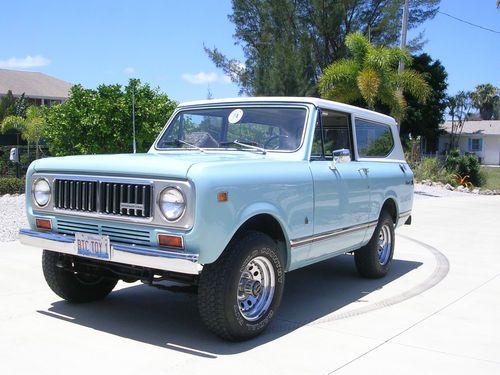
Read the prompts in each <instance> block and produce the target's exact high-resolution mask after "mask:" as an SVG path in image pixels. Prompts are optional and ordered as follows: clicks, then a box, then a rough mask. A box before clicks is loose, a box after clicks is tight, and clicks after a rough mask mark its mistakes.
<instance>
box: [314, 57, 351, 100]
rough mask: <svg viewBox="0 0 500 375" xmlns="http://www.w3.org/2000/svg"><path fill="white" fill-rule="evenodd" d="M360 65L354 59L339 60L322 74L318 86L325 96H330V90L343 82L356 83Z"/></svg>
mask: <svg viewBox="0 0 500 375" xmlns="http://www.w3.org/2000/svg"><path fill="white" fill-rule="evenodd" d="M358 71H359V65H358V64H357V63H356V62H354V61H352V60H346V59H344V60H339V61H336V62H334V63H333V64H331V65H329V66H328V67H327V68H326V69H325V70H324V71H323V74H322V75H321V77H320V79H319V82H318V88H319V92H320V93H321V95H322V96H324V97H330V96H331V95H329V92H330V91H331V90H332V89H333V88H334V87H336V86H338V85H339V84H341V83H350V84H351V86H355V85H356V75H357V72H358ZM346 87H349V86H346Z"/></svg>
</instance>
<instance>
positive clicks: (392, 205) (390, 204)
mask: <svg viewBox="0 0 500 375" xmlns="http://www.w3.org/2000/svg"><path fill="white" fill-rule="evenodd" d="M382 211H387V212H388V213H389V215H391V218H392V221H393V222H394V225H396V224H397V223H398V212H399V210H398V205H397V203H396V200H395V199H394V198H393V197H388V198H386V200H385V201H384V203H383V204H382V208H381V209H380V213H379V217H380V214H381V213H382Z"/></svg>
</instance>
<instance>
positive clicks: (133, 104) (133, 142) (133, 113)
mask: <svg viewBox="0 0 500 375" xmlns="http://www.w3.org/2000/svg"><path fill="white" fill-rule="evenodd" d="M132 82H133V83H132V149H133V152H134V154H135V153H136V152H137V148H136V145H135V81H132Z"/></svg>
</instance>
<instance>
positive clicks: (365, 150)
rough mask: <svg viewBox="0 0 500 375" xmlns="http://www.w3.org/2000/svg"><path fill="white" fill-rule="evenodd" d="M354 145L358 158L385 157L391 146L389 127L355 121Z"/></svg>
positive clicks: (360, 120)
mask: <svg viewBox="0 0 500 375" xmlns="http://www.w3.org/2000/svg"><path fill="white" fill-rule="evenodd" d="M356 144H357V146H358V154H359V156H360V157H385V156H387V155H388V154H389V153H390V152H391V150H392V148H393V146H394V140H393V138H392V133H391V128H390V126H389V125H384V124H377V123H374V122H369V121H366V120H362V119H356Z"/></svg>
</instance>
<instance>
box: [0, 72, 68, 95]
mask: <svg viewBox="0 0 500 375" xmlns="http://www.w3.org/2000/svg"><path fill="white" fill-rule="evenodd" d="M71 86H73V85H72V84H71V83H69V82H66V81H63V80H60V79H57V78H54V77H51V76H49V75H47V74H43V73H38V72H24V71H19V70H9V69H0V95H5V94H7V92H8V91H9V90H10V91H12V94H13V95H14V96H20V95H22V94H23V93H24V94H25V95H26V96H27V97H29V98H47V99H63V100H64V99H67V98H68V96H69V90H70V89H71Z"/></svg>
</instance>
